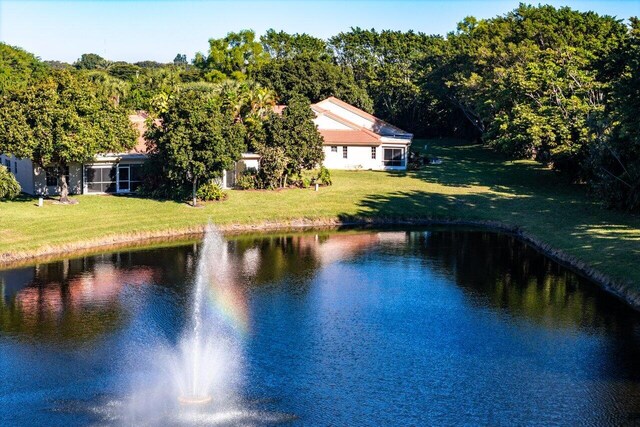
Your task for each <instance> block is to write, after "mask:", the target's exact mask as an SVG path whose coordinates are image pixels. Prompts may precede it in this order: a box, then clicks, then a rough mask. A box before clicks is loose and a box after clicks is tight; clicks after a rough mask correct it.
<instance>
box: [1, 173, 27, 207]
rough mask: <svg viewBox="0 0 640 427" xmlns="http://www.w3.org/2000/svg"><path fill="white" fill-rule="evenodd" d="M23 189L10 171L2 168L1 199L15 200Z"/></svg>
mask: <svg viewBox="0 0 640 427" xmlns="http://www.w3.org/2000/svg"><path fill="white" fill-rule="evenodd" d="M20 191H22V189H21V188H20V184H18V181H16V178H15V177H14V176H13V174H12V173H11V172H9V170H8V169H7V168H6V167H4V166H0V199H15V198H16V197H18V195H19V194H20Z"/></svg>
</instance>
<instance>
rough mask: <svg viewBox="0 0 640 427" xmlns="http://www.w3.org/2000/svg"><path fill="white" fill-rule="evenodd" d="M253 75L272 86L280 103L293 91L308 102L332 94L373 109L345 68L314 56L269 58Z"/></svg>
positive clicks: (368, 99)
mask: <svg viewBox="0 0 640 427" xmlns="http://www.w3.org/2000/svg"><path fill="white" fill-rule="evenodd" d="M255 79H256V81H258V82H259V83H261V84H262V85H263V86H266V87H269V88H271V89H273V90H274V91H275V92H276V93H277V94H278V96H279V101H280V102H282V103H284V104H288V103H289V101H290V100H291V99H292V98H293V97H295V96H297V95H302V96H304V97H306V98H307V99H309V100H310V101H311V102H318V101H321V100H323V99H326V98H327V97H329V96H335V97H337V98H340V99H342V100H343V101H345V102H348V103H350V104H353V105H355V106H357V107H359V108H361V109H363V110H365V111H369V112H370V111H372V109H373V108H372V107H373V105H372V102H371V98H369V96H368V95H367V92H366V91H365V90H364V89H363V88H362V87H360V86H359V85H358V84H357V83H356V81H355V80H354V78H353V74H352V73H351V71H350V70H349V69H342V68H341V67H339V66H338V65H336V64H334V63H332V62H329V61H326V60H322V59H319V58H316V57H307V56H304V55H303V56H296V57H294V58H286V59H274V60H271V61H269V62H267V63H265V64H263V65H262V66H261V67H260V68H259V69H258V70H257V71H256V72H255Z"/></svg>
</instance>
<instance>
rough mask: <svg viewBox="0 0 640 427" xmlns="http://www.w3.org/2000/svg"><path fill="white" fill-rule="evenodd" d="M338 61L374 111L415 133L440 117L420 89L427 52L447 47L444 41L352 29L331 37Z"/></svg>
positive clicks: (424, 131)
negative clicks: (361, 89) (364, 93)
mask: <svg viewBox="0 0 640 427" xmlns="http://www.w3.org/2000/svg"><path fill="white" fill-rule="evenodd" d="M329 43H330V45H331V46H332V48H333V50H334V51H335V53H336V61H337V63H338V64H339V65H341V66H342V67H343V68H344V69H346V70H349V71H350V72H352V73H353V75H354V78H355V81H356V82H357V83H358V85H360V86H361V87H362V88H364V89H365V90H366V92H367V93H368V95H369V97H370V98H371V99H372V100H373V110H374V112H375V114H376V115H377V116H379V117H380V118H382V119H384V120H387V121H389V122H391V123H394V124H396V125H398V126H400V127H402V128H404V129H407V130H410V131H412V132H414V133H416V134H419V135H425V134H427V133H428V132H430V131H431V132H433V128H434V123H440V122H442V117H441V112H440V111H439V108H441V107H442V105H441V104H438V103H437V102H434V101H435V100H434V99H433V97H432V96H431V94H429V93H424V92H423V90H422V88H421V81H422V79H423V76H424V75H425V73H426V71H427V70H428V69H429V66H430V64H426V63H425V57H427V56H433V55H434V54H435V53H437V52H440V51H442V50H443V49H445V47H446V46H445V43H446V42H445V40H444V39H443V38H442V37H440V36H429V35H426V34H423V33H416V32H413V31H407V32H401V31H389V30H385V31H381V32H378V31H376V30H364V29H361V28H352V29H351V30H350V31H348V32H343V33H339V34H338V35H336V36H334V37H332V38H331V39H330V40H329Z"/></svg>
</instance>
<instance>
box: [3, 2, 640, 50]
mask: <svg viewBox="0 0 640 427" xmlns="http://www.w3.org/2000/svg"><path fill="white" fill-rule="evenodd" d="M518 3H519V1H518V0H514V1H511V0H495V1H481V0H450V1H441V0H433V1H430V0H403V1H384V0H374V1H365V0H357V1H350V2H347V1H334V0H316V1H302V0H297V1H296V0H281V1H267V0H263V1H260V0H258V1H242V0H237V1H222V0H220V1H216V0H209V1H207V0H197V1H188V0H185V1H148V0H147V1H143V0H137V1H133V0H132V1H108V0H102V1H86V0H85V1H80V0H76V1H53V0H49V1H32V0H22V1H17V0H0V40H1V41H3V42H6V43H9V44H12V45H17V46H20V47H22V48H24V49H26V50H28V51H30V52H33V53H35V54H36V55H38V56H40V57H41V58H42V59H58V60H62V61H67V62H73V61H74V60H76V59H77V58H78V57H79V56H80V55H81V54H82V53H87V52H94V53H98V54H100V55H102V56H104V57H106V58H108V59H111V60H124V61H131V62H135V61H140V60H145V59H150V60H155V61H161V62H169V61H172V60H173V58H174V57H175V55H176V53H178V52H180V53H185V54H187V57H188V58H189V59H191V58H192V57H193V55H194V54H195V52H198V51H202V52H206V50H207V46H208V44H207V40H208V39H209V38H212V37H214V38H218V37H223V36H224V35H225V34H226V33H227V32H229V31H237V30H240V29H243V28H252V29H254V30H255V31H256V32H257V33H258V34H262V33H264V32H265V31H266V30H267V29H269V28H274V29H276V30H284V31H287V32H292V33H293V32H306V33H309V34H312V35H315V36H317V37H322V38H327V37H329V36H331V35H334V34H337V33H338V32H340V31H347V30H348V29H349V28H350V27H352V26H353V27H355V26H360V27H363V28H376V29H393V30H409V29H413V30H415V31H422V32H425V33H428V34H446V33H447V32H448V31H451V30H453V29H455V25H456V23H457V22H459V21H460V20H461V19H462V18H464V17H465V16H469V15H473V16H476V17H478V18H489V17H492V16H495V15H500V14H504V13H506V12H508V11H509V10H512V9H514V8H515V7H517V5H518ZM533 3H537V2H536V1H534V2H533ZM544 3H548V4H553V5H555V6H563V5H567V6H571V7H573V8H574V9H578V10H594V11H596V12H598V13H601V14H608V15H613V16H617V17H619V18H624V19H626V18H628V17H630V16H638V15H640V1H638V0H611V1H606V0H601V1H595V0H590V1H583V0H564V1H555V0H549V1H546V2H544Z"/></svg>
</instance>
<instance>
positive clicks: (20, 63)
mask: <svg viewBox="0 0 640 427" xmlns="http://www.w3.org/2000/svg"><path fill="white" fill-rule="evenodd" d="M45 72H46V66H44V65H43V64H42V63H41V62H40V61H39V60H38V58H36V57H35V56H34V55H32V54H30V53H28V52H25V51H24V50H22V49H20V48H18V47H14V46H9V45H8V44H6V43H2V42H0V94H2V93H3V92H4V91H6V90H11V89H15V88H25V87H26V86H27V84H28V82H29V80H30V79H31V78H34V77H37V76H39V75H42V74H44V73H45Z"/></svg>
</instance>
